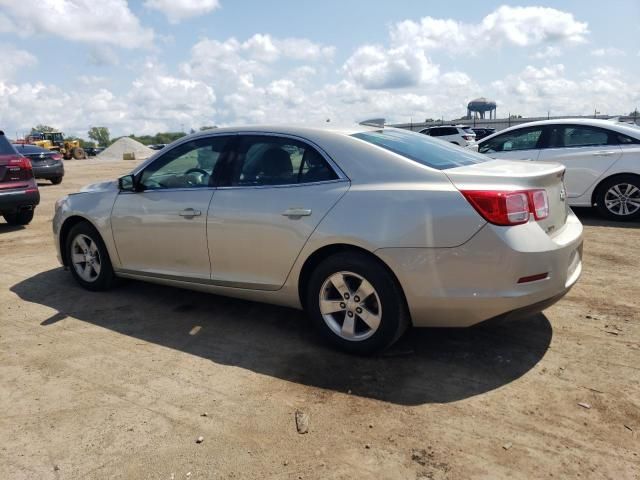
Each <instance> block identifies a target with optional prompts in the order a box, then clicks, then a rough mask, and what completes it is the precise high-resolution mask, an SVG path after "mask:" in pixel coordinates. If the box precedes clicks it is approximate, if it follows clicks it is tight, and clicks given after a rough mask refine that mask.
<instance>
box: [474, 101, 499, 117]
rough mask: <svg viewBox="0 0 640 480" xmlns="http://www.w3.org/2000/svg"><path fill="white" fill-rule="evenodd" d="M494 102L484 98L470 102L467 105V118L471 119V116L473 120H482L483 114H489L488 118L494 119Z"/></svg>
mask: <svg viewBox="0 0 640 480" xmlns="http://www.w3.org/2000/svg"><path fill="white" fill-rule="evenodd" d="M496 108H497V106H496V102H494V101H493V100H487V99H486V98H484V97H480V98H476V99H475V100H471V101H470V102H469V104H468V105H467V117H468V118H471V114H472V113H473V116H475V118H478V117H480V118H484V116H485V113H487V112H489V118H490V119H491V118H496Z"/></svg>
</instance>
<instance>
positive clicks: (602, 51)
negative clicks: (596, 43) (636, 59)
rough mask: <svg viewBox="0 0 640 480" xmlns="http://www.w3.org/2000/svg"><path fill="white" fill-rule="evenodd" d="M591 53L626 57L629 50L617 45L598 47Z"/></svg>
mask: <svg viewBox="0 0 640 480" xmlns="http://www.w3.org/2000/svg"><path fill="white" fill-rule="evenodd" d="M591 55H593V56H594V57H625V56H626V55H627V52H625V51H624V50H621V49H619V48H615V47H607V48H596V49H595V50H591Z"/></svg>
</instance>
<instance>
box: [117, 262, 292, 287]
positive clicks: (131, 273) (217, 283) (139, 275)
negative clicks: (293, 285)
mask: <svg viewBox="0 0 640 480" xmlns="http://www.w3.org/2000/svg"><path fill="white" fill-rule="evenodd" d="M115 273H116V274H117V275H119V276H121V277H126V278H133V279H140V280H144V279H145V278H157V279H160V280H168V281H171V282H183V283H194V284H200V285H209V286H214V287H228V288H238V289H242V290H260V291H270V292H271V291H276V290H280V288H281V286H280V285H274V286H273V288H265V286H264V285H263V284H256V283H246V282H231V281H224V280H212V279H208V278H198V277H182V276H180V275H167V274H165V273H150V272H141V271H138V270H129V269H126V268H123V269H120V270H115Z"/></svg>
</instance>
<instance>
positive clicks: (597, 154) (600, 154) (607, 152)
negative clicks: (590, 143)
mask: <svg viewBox="0 0 640 480" xmlns="http://www.w3.org/2000/svg"><path fill="white" fill-rule="evenodd" d="M615 153H616V152H614V151H612V150H601V151H599V152H593V156H594V157H610V156H611V155H613V154H615Z"/></svg>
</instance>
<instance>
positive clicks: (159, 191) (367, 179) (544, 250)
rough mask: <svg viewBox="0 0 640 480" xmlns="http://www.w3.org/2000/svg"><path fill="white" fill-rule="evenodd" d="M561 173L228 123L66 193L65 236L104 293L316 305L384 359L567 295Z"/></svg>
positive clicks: (68, 255)
mask: <svg viewBox="0 0 640 480" xmlns="http://www.w3.org/2000/svg"><path fill="white" fill-rule="evenodd" d="M563 175H564V167H562V166H561V165H558V164H548V163H535V162H530V163H523V162H512V161H507V160H491V159H490V158H488V157H486V156H483V155H479V154H477V153H475V152H473V151H468V150H464V149H461V148H459V147H456V146H453V145H451V144H448V143H446V142H443V141H440V140H437V139H433V138H430V137H428V136H426V135H420V134H418V133H413V132H409V131H406V130H397V129H393V128H384V127H368V126H357V127H354V128H353V129H351V130H324V129H311V128H298V127H290V128H289V127H282V126H278V127H251V128H222V129H216V130H213V131H211V130H210V131H206V132H201V133H197V134H194V135H190V136H187V137H185V138H183V139H181V140H178V141H177V142H175V143H173V144H172V145H170V146H168V147H166V148H165V149H163V150H161V151H159V152H158V153H156V154H155V155H154V156H153V157H151V158H150V159H149V160H147V161H146V162H144V163H142V164H141V165H139V166H138V167H136V168H135V170H134V171H133V172H132V173H131V174H130V175H126V176H124V177H122V178H120V179H119V180H118V181H113V182H105V183H99V184H96V185H91V186H88V187H86V188H84V189H83V190H82V191H81V192H79V193H75V194H71V195H69V196H67V197H64V198H62V199H60V200H59V201H58V202H57V204H56V212H55V217H54V220H53V232H54V235H55V244H56V247H57V249H58V257H59V260H60V261H61V262H62V264H63V265H65V266H67V267H69V270H70V271H71V273H72V275H73V276H74V277H75V279H76V280H77V281H78V283H80V285H82V286H83V287H85V288H87V289H89V290H105V289H108V288H109V287H111V286H112V285H113V284H114V281H115V280H116V279H117V277H125V278H133V279H138V280H145V281H150V282H156V283H161V284H166V285H172V286H176V287H183V288H189V289H195V290H202V291H206V292H211V293H215V294H220V295H227V296H233V297H238V298H243V299H248V300H254V301H261V302H267V303H273V304H278V305H285V306H289V307H293V308H299V309H304V310H306V311H307V313H308V315H309V316H310V317H311V319H312V321H313V323H314V324H315V326H316V327H317V329H318V330H319V332H321V334H323V335H324V336H325V337H326V338H327V339H328V340H329V341H330V342H332V343H333V344H334V345H336V346H338V347H340V348H342V349H344V350H347V351H350V352H355V353H371V352H375V351H379V350H381V349H384V348H386V347H388V346H389V345H391V344H392V343H393V342H394V341H395V340H396V339H398V337H400V335H401V334H402V333H403V332H404V330H405V329H406V328H407V327H408V326H410V325H413V326H415V327H429V326H432V327H466V326H470V325H473V324H476V323H479V322H482V321H484V320H487V319H490V318H493V317H498V316H508V317H515V316H520V315H526V314H533V313H536V312H539V311H541V310H542V309H544V308H545V307H547V306H549V305H551V304H552V303H554V302H555V301H557V300H558V299H559V298H560V297H562V296H563V295H564V294H565V293H566V292H567V291H568V290H569V289H570V288H571V286H572V285H573V284H574V283H575V282H576V281H577V279H578V277H579V276H580V272H581V269H582V263H581V254H582V225H581V223H580V222H579V221H578V219H577V218H576V217H575V215H574V214H573V212H572V211H571V210H570V209H569V207H568V206H567V203H566V193H565V189H564V184H563Z"/></svg>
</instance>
